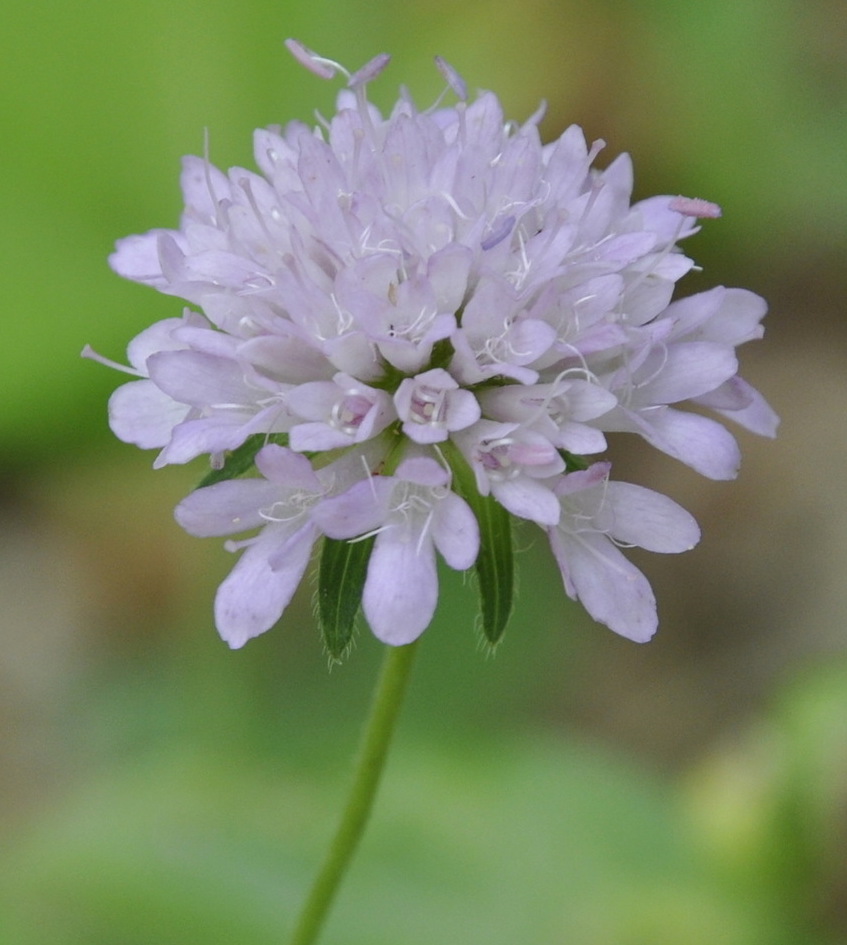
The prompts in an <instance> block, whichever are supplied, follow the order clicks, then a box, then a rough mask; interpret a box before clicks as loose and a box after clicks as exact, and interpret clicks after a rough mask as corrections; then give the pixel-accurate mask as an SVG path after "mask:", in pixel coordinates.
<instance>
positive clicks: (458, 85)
mask: <svg viewBox="0 0 847 945" xmlns="http://www.w3.org/2000/svg"><path fill="white" fill-rule="evenodd" d="M435 65H436V67H437V69H438V71H439V72H440V73H441V74H442V75H443V76H444V78H445V79H446V81H447V84H448V85H449V86H450V88H451V89H452V90H453V91H454V92H455V93H456V97H457V98H458V99H459V100H460V101H462V102H466V101H467V100H468V86H467V83H466V82H465V80H464V79H463V78H462V77H461V76H460V75H459V73H458V72H456V70H455V69H454V68H453V67H452V66H451V65H450V63H449V62H447V60H446V59H442V57H441V56H436V57H435Z"/></svg>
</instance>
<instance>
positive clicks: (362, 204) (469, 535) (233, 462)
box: [87, 41, 777, 652]
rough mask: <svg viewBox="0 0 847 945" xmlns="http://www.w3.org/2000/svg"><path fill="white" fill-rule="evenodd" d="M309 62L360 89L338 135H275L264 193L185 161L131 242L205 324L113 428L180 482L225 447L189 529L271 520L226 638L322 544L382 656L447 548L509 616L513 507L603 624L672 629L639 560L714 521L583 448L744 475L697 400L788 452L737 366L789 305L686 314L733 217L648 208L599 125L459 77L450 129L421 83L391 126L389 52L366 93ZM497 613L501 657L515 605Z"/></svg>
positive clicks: (715, 211) (275, 600) (169, 332)
mask: <svg viewBox="0 0 847 945" xmlns="http://www.w3.org/2000/svg"><path fill="white" fill-rule="evenodd" d="M288 48H289V49H290V51H291V52H292V54H293V55H294V56H295V57H296V59H297V60H298V61H299V62H300V63H301V64H303V65H304V66H306V67H307V68H308V69H310V70H311V71H312V72H313V73H315V74H316V75H317V76H319V77H321V78H324V79H331V78H333V77H335V76H337V75H342V76H345V77H346V78H347V87H346V88H345V89H343V90H342V91H341V93H340V94H339V96H338V101H337V109H336V112H335V114H334V115H333V116H332V117H331V118H329V119H328V120H324V119H321V121H320V124H319V126H318V127H317V128H314V129H313V128H309V127H307V126H305V125H304V124H301V123H299V122H292V123H291V124H289V125H287V126H286V127H285V129H284V130H281V129H263V130H259V131H257V132H256V135H255V157H256V163H257V165H258V167H259V171H260V172H259V173H254V172H251V171H248V170H244V169H242V168H233V169H231V170H230V171H229V172H228V173H226V174H225V173H223V172H221V171H220V170H218V169H217V168H215V167H213V166H212V165H211V164H210V163H209V162H208V160H206V159H201V158H197V157H189V158H186V159H185V161H184V164H183V173H182V189H183V194H184V198H185V211H184V213H183V216H182V220H181V223H180V226H179V227H178V228H177V229H175V230H154V231H151V232H149V233H147V234H145V235H143V236H134V237H129V238H127V239H124V240H121V241H119V243H118V245H117V249H116V251H115V253H114V254H113V255H112V257H111V260H110V261H111V264H112V266H113V268H114V269H115V271H116V272H118V273H119V274H120V275H123V276H125V277H127V278H129V279H133V280H135V281H137V282H142V283H146V284H148V285H151V286H153V287H155V288H157V289H158V290H159V291H161V292H165V293H168V294H172V295H177V296H181V297H182V298H184V299H186V300H187V301H188V302H189V303H190V304H191V305H193V306H194V308H193V309H189V310H187V313H186V315H185V316H184V317H183V319H182V320H178V319H167V320H165V321H164V322H160V323H159V324H158V325H155V326H153V327H152V328H150V329H148V330H147V331H145V332H143V333H142V334H141V335H140V336H139V337H138V338H137V339H136V340H135V341H134V342H132V343H131V345H130V350H129V359H130V362H131V364H132V369H131V371H132V373H134V374H135V375H137V377H138V378H139V379H137V380H134V381H131V382H130V383H129V384H127V385H125V386H124V387H122V388H120V389H119V390H118V391H117V392H116V393H115V395H113V398H112V401H111V405H110V418H111V424H112V427H113V429H114V431H115V433H116V434H117V435H118V436H120V437H121V438H122V439H125V440H128V441H129V442H133V443H137V444H138V445H140V446H142V447H157V448H159V449H160V450H161V452H160V453H159V457H158V459H157V461H156V464H157V465H166V464H168V463H183V462H186V461H188V460H190V459H193V458H195V457H196V456H199V455H201V454H208V455H209V457H210V460H211V464H212V467H213V473H212V479H213V480H215V481H214V482H213V483H212V484H208V485H205V486H204V487H202V488H200V489H198V490H197V491H196V492H194V493H192V494H191V495H189V496H188V497H187V498H186V499H185V500H183V502H182V503H180V505H179V507H178V509H177V519H178V521H179V522H180V524H182V525H183V526H184V527H185V528H186V529H187V530H189V531H190V532H192V533H193V534H198V535H223V534H234V533H236V532H239V531H242V530H245V529H259V531H258V534H257V535H256V536H255V537H254V538H252V539H248V540H246V541H244V542H240V543H237V544H236V545H232V544H231V545H230V547H233V548H236V547H237V548H244V549H245V550H244V553H243V555H242V557H241V560H240V561H239V563H238V564H237V565H236V567H235V569H234V570H233V572H232V574H231V575H230V576H229V577H228V578H227V579H226V581H225V582H224V583H223V585H222V586H221V589H220V591H219V593H218V599H217V604H216V620H217V624H218V627H219V630H220V632H221V633H222V635H223V636H224V637H225V639H226V640H227V641H228V642H229V643H230V644H231V645H233V646H239V645H241V644H242V643H244V642H245V640H247V639H248V638H250V637H252V636H255V635H256V634H257V633H261V632H263V631H264V630H266V629H268V628H269V627H270V626H271V625H272V624H273V623H275V622H276V620H277V619H278V618H279V616H280V614H281V613H282V611H283V610H284V608H285V606H286V605H287V603H288V601H289V600H290V598H291V595H292V593H293V591H294V588H295V587H296V585H297V584H298V582H299V581H300V578H301V576H302V574H303V573H304V571H305V569H306V567H307V563H308V560H309V556H310V554H311V549H312V545H313V544H314V542H315V541H317V540H322V541H323V543H324V549H325V550H324V552H323V558H322V565H321V569H322V574H323V573H324V569H326V572H327V573H328V574H329V573H330V572H331V573H332V574H335V573H336V571H334V570H333V569H335V568H337V573H338V574H343V575H344V578H343V581H344V582H346V583H344V584H343V586H342V587H341V588H340V590H339V591H338V593H339V595H340V596H339V600H341V599H342V598H343V599H344V600H348V599H352V600H353V602H354V605H355V606H353V607H352V608H350V607H338V608H336V610H338V611H339V612H340V611H342V610H343V611H344V614H345V616H344V617H343V623H344V626H343V627H342V628H341V630H340V637H339V634H338V631H339V627H338V626H335V627H334V629H333V632H332V634H330V635H329V636H331V637H332V639H333V640H336V641H337V640H338V639H339V638H340V639H341V641H342V644H343V643H344V642H345V641H346V640H347V639H349V632H350V630H351V627H352V620H353V617H354V616H355V610H356V607H357V606H358V601H359V600H360V599H361V601H362V605H363V609H364V614H365V617H366V618H367V620H368V622H369V623H370V625H371V627H372V629H373V630H374V632H375V633H376V635H377V636H378V637H380V639H382V640H385V641H386V642H389V643H393V644H402V643H407V642H409V641H410V640H412V639H414V638H415V637H416V636H418V635H419V634H420V633H421V632H422V631H423V630H424V629H425V627H426V626H427V624H428V623H429V622H430V620H431V618H432V615H433V613H434V611H435V607H436V603H437V582H436V577H435V554H436V552H438V553H439V554H441V556H442V557H443V558H444V559H445V560H446V561H447V563H448V564H449V565H450V566H451V567H454V568H459V569H467V568H470V567H472V566H473V565H474V563H475V561H476V562H477V570H478V574H479V580H480V591H481V594H482V596H483V598H484V599H487V596H489V595H493V596H497V595H500V597H501V598H502V599H510V597H511V589H510V583H509V582H511V579H512V575H511V551H510V549H509V548H508V543H509V541H510V531H509V527H508V518H509V515H513V516H517V517H519V518H522V519H527V520H529V521H531V522H534V523H536V524H537V525H539V526H540V527H541V528H543V529H544V530H545V532H546V533H547V534H548V536H549V539H550V542H551V546H552V549H553V552H554V554H555V556H556V560H557V562H558V564H559V567H560V570H561V572H562V576H563V579H564V582H565V588H566V590H567V592H568V594H570V595H571V596H572V597H578V598H579V599H580V600H582V602H583V603H584V604H585V606H586V608H587V609H588V611H589V612H590V613H591V614H592V616H594V617H595V618H596V619H598V620H600V621H602V622H604V623H606V624H608V625H609V626H610V627H611V628H612V629H613V630H615V631H617V632H618V633H620V634H622V635H624V636H627V637H630V638H631V639H635V640H644V639H647V638H649V636H650V635H651V634H652V632H653V630H654V629H655V626H656V609H655V601H654V599H653V596H652V593H651V592H650V588H649V585H648V584H647V582H646V579H644V577H643V575H641V574H640V572H638V571H637V570H636V569H634V568H633V567H632V565H630V564H629V563H628V562H627V561H626V559H625V558H624V556H623V554H622V553H621V551H620V550H619V545H621V544H625V545H631V544H634V545H641V546H643V547H646V548H651V549H653V550H656V551H681V550H684V549H686V548H689V547H691V546H692V545H693V544H694V543H695V542H696V540H697V537H698V532H697V527H696V525H695V524H694V522H693V520H692V519H691V518H690V516H688V515H687V513H685V512H683V511H682V510H681V509H679V507H678V506H676V505H675V504H674V503H672V502H671V500H670V499H666V498H664V497H662V496H657V495H656V494H655V493H653V492H650V491H649V490H646V489H642V488H640V487H638V486H634V485H629V484H624V483H616V482H614V481H612V480H611V479H610V465H609V464H608V462H605V461H602V460H601V461H599V462H595V463H594V464H593V465H589V462H588V461H587V460H586V459H584V457H585V456H589V455H596V454H600V453H602V452H603V451H604V450H605V448H606V440H607V436H608V435H609V434H614V433H618V432H629V433H635V434H637V435H639V436H641V437H643V438H644V439H645V440H647V441H648V442H649V443H651V444H653V445H654V446H656V447H657V448H658V449H660V450H662V451H663V452H665V453H668V454H669V455H671V456H673V457H675V458H676V459H678V460H680V461H682V462H684V463H686V464H688V465H689V466H691V467H693V468H694V469H696V470H698V471H699V472H701V473H703V474H704V475H706V476H710V477H712V478H718V479H722V478H729V477H731V476H733V475H734V474H735V472H736V469H737V465H738V451H737V446H736V444H735V441H734V439H733V438H732V436H731V435H730V434H729V433H728V432H727V431H726V429H725V428H724V427H723V426H722V424H721V423H719V422H718V421H717V420H714V419H711V418H708V417H705V416H703V415H702V413H700V412H698V413H692V412H689V411H688V410H687V409H685V406H686V404H690V403H694V404H696V405H697V406H698V408H706V409H711V410H712V411H713V412H715V413H717V414H718V416H719V417H720V418H727V417H728V418H732V419H735V420H737V421H738V422H739V423H740V424H741V425H742V426H745V427H747V428H749V429H751V430H753V431H754V432H757V433H760V434H765V435H773V434H774V432H775V429H776V423H777V420H776V417H775V415H774V414H773V412H772V411H771V410H770V408H769V407H768V406H767V404H766V402H765V401H764V399H763V398H762V397H761V395H759V394H758V393H757V392H756V391H755V390H753V389H752V388H751V387H750V386H749V385H748V384H747V383H746V382H744V381H743V380H742V379H741V378H740V377H739V376H738V373H737V372H738V363H737V359H736V348H737V347H738V345H740V344H742V343H743V342H745V341H747V340H750V339H752V338H756V337H759V336H760V334H761V324H760V323H761V319H762V316H763V315H764V312H765V306H764V303H763V302H762V300H761V299H759V298H758V297H757V296H755V295H753V294H752V293H749V292H746V291H744V290H733V289H723V288H720V289H714V290H711V291H710V292H704V293H701V294H700V295H695V296H693V297H691V298H689V299H685V300H682V301H671V298H672V295H673V291H674V287H675V284H676V282H677V281H678V280H679V279H680V278H681V277H682V276H683V275H684V274H685V273H686V272H688V271H689V269H690V268H691V267H692V265H693V263H692V261H691V260H690V259H689V258H688V257H687V256H686V255H685V254H684V253H683V252H682V250H681V249H680V247H679V243H680V241H681V240H682V239H684V238H686V237H688V236H690V235H692V234H693V233H695V232H696V230H697V220H698V219H710V218H715V217H717V216H719V215H720V208H719V207H717V205H715V204H713V203H710V202H708V201H705V200H701V199H699V198H698V199H692V198H685V197H679V196H670V195H669V196H658V197H652V198H649V199H647V200H642V201H639V202H635V203H633V202H632V199H631V195H632V168H631V164H630V161H629V158H628V157H627V156H625V155H623V156H621V157H618V158H617V159H615V160H614V161H612V162H611V164H609V165H608V167H607V168H606V169H605V170H597V169H595V168H594V167H593V166H592V165H593V162H594V160H595V158H596V157H597V154H598V153H599V151H600V150H601V149H602V147H603V143H602V142H595V143H594V144H589V143H588V142H586V141H585V138H584V136H583V134H582V132H581V131H580V129H579V128H577V127H575V126H572V127H570V128H568V129H567V130H566V131H565V132H564V133H563V134H562V136H561V137H560V138H559V139H558V140H556V141H554V142H553V143H551V144H546V145H545V144H542V142H541V139H540V136H539V133H538V126H537V123H538V119H539V116H538V115H536V116H534V117H533V118H531V119H530V120H529V121H527V122H526V123H524V124H523V125H517V124H514V123H511V122H507V121H505V120H504V117H503V114H502V109H501V106H500V103H499V101H498V99H497V97H496V96H495V95H494V94H492V93H491V92H481V93H480V94H479V95H478V96H477V97H476V98H475V99H474V100H472V101H471V100H469V98H468V94H467V88H466V85H465V83H464V81H463V80H462V78H461V77H460V76H459V75H458V73H457V72H456V71H455V70H454V69H453V68H452V67H451V66H450V65H448V64H447V63H445V62H444V61H443V60H441V59H438V60H437V66H438V68H439V70H440V71H441V73H442V75H443V76H444V78H445V81H446V83H447V90H446V91H448V92H452V93H453V94H454V95H455V96H456V98H457V99H458V101H457V102H456V103H455V104H453V105H441V104H440V102H439V103H436V105H435V106H434V107H432V108H430V109H424V110H421V109H419V108H418V107H417V106H416V105H415V104H414V103H413V101H412V100H411V98H410V97H409V96H408V94H406V93H405V92H404V93H402V94H401V96H400V98H399V100H398V102H397V104H396V105H395V106H394V108H393V109H392V111H391V112H390V114H388V115H382V114H381V113H380V112H379V111H378V110H377V109H376V108H375V107H374V106H373V105H372V104H371V103H370V102H369V101H368V98H367V86H368V84H369V83H370V82H372V81H373V80H375V79H376V78H377V77H378V76H379V75H380V74H381V73H382V72H383V70H384V69H385V68H386V66H387V65H388V57H387V56H377V57H376V58H374V59H373V60H371V61H370V62H369V63H367V64H366V65H365V66H363V67H362V68H361V69H359V70H357V71H355V72H352V73H350V72H348V71H347V70H346V69H344V68H343V67H342V66H340V65H339V64H338V63H335V62H333V61H332V60H328V59H325V58H323V57H321V56H319V55H317V54H316V53H313V52H312V51H311V50H309V49H307V48H306V47H305V46H303V45H302V44H300V43H298V42H296V41H289V42H288ZM197 309H199V311H197ZM87 353H89V354H91V352H90V351H88V352H87ZM92 356H94V355H92ZM95 357H96V356H95ZM101 360H103V359H101ZM263 444H267V445H264V448H262V449H260V447H261V446H262V445H263ZM254 458H255V467H254V468H255V475H254V476H253V477H251V478H246V479H236V478H233V477H234V476H237V475H241V474H242V473H243V472H245V471H247V470H248V469H249V468H251V466H252V461H253V459H254ZM221 467H223V468H221ZM218 480H222V481H218ZM504 523H505V524H504ZM478 555H479V557H478V558H477V556H478ZM326 583H327V586H329V585H330V584H331V583H332V582H331V581H329V580H328V581H327V582H326ZM506 586H508V593H504V587H506ZM329 593H330V596H331V593H332V592H331V591H330V592H329ZM507 609H508V608H506V610H507ZM491 613H495V614H496V615H497V616H495V617H489V616H486V614H491ZM483 614H484V617H483V629H484V631H485V633H486V635H487V637H488V638H489V639H490V640H491V641H492V642H493V641H496V639H497V638H498V637H499V635H500V634H501V633H502V630H503V626H504V624H505V616H507V614H504V613H502V612H501V609H498V608H496V607H493V608H491V607H490V608H486V606H483ZM333 619H336V618H333ZM338 619H342V618H338ZM342 644H337V642H336V643H335V644H333V645H332V646H331V647H330V649H331V651H333V652H334V651H335V650H338V649H341V648H343V646H342Z"/></svg>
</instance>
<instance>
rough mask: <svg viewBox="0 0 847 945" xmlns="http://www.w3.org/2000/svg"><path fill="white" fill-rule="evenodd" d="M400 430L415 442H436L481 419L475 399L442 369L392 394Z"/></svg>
mask: <svg viewBox="0 0 847 945" xmlns="http://www.w3.org/2000/svg"><path fill="white" fill-rule="evenodd" d="M394 405H395V407H396V408H397V415H398V417H399V418H400V420H401V421H402V424H403V427H402V430H403V432H404V433H405V434H406V436H408V437H409V439H410V440H414V441H415V443H421V444H423V443H439V442H441V441H442V440H446V439H447V437H448V436H449V435H450V434H451V433H455V432H456V431H457V430H464V429H465V428H466V427H469V426H471V424H474V423H476V421H477V420H479V418H480V417H481V416H482V411H481V410H480V407H479V404H478V403H477V399H476V397H474V395H473V394H472V393H471V392H470V391H469V390H461V389H460V388H459V384H458V382H457V381H455V380H454V379H453V378H452V377H451V376H450V375H449V374H448V373H447V371H445V370H443V368H433V369H432V370H431V371H425V372H424V373H423V374H418V375H417V376H415V377H408V378H406V379H405V380H404V381H401V382H400V386H399V387H398V388H397V392H396V393H395V395H394Z"/></svg>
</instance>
